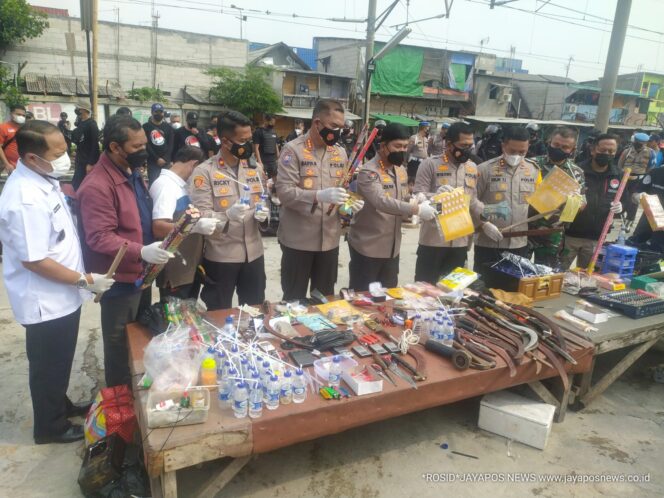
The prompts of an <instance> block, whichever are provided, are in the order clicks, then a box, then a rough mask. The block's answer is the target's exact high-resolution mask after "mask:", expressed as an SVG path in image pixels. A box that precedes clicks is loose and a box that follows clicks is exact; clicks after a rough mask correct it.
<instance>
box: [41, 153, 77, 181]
mask: <svg viewBox="0 0 664 498" xmlns="http://www.w3.org/2000/svg"><path fill="white" fill-rule="evenodd" d="M37 157H39V156H37ZM39 159H41V160H42V161H46V162H47V163H50V165H51V168H53V171H44V170H43V169H41V168H39V167H38V169H39V171H41V172H42V173H43V174H44V175H46V176H50V177H51V178H60V177H62V176H64V175H66V174H67V173H69V169H70V168H71V159H70V158H69V154H67V153H66V152H65V153H64V154H62V155H61V156H60V157H58V158H57V159H55V160H53V161H47V160H46V159H44V158H43V157H40V158H39Z"/></svg>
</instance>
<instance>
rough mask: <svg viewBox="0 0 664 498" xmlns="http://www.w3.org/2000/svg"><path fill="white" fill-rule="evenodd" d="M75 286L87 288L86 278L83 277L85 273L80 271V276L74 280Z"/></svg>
mask: <svg viewBox="0 0 664 498" xmlns="http://www.w3.org/2000/svg"><path fill="white" fill-rule="evenodd" d="M76 288H77V289H87V288H88V279H87V278H86V277H85V275H84V274H83V273H81V276H80V277H79V279H78V280H77V281H76Z"/></svg>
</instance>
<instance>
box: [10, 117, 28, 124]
mask: <svg viewBox="0 0 664 498" xmlns="http://www.w3.org/2000/svg"><path fill="white" fill-rule="evenodd" d="M13 119H14V123H16V124H20V125H22V124H23V123H25V116H13Z"/></svg>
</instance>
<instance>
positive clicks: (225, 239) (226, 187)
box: [189, 111, 268, 310]
mask: <svg viewBox="0 0 664 498" xmlns="http://www.w3.org/2000/svg"><path fill="white" fill-rule="evenodd" d="M217 132H218V135H219V137H220V138H221V149H220V151H219V153H218V154H216V155H215V156H213V157H211V158H210V159H208V160H207V161H205V162H204V163H202V164H200V165H199V166H197V167H196V169H195V170H194V173H193V174H192V175H191V178H190V180H189V182H190V184H189V189H190V197H191V201H192V202H193V204H194V205H195V206H196V207H197V208H198V209H199V210H200V211H201V215H202V216H204V217H206V218H207V217H210V218H217V219H218V220H220V221H221V222H222V223H220V228H219V229H218V230H216V231H215V232H214V233H213V234H212V235H211V236H209V237H206V244H205V251H204V254H203V269H204V270H205V283H204V285H203V291H202V292H201V299H202V300H203V302H205V304H206V306H207V308H208V310H218V309H227V308H230V307H231V305H232V301H233V293H234V292H235V291H236V290H237V295H238V302H239V303H240V304H245V303H247V304H260V303H262V302H263V301H264V300H265V260H264V258H263V242H262V240H261V234H260V232H259V230H258V224H259V223H263V222H265V221H266V220H267V216H268V215H267V211H266V210H264V209H263V210H259V209H256V203H257V202H258V201H259V200H260V195H261V193H262V192H263V183H264V180H265V179H264V177H263V176H264V174H263V169H262V168H261V167H260V166H258V165H256V164H255V163H254V162H253V161H252V162H251V163H250V162H249V158H250V157H251V155H252V143H251V121H249V119H248V118H247V117H246V116H244V115H243V114H241V113H239V112H237V111H229V112H227V113H226V114H223V115H221V116H220V119H219V121H218V123H217ZM238 182H239V183H238ZM242 184H244V185H246V186H247V187H248V189H247V188H245V187H244V186H243V185H242ZM243 197H244V199H243Z"/></svg>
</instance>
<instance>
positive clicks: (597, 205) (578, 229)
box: [562, 134, 626, 269]
mask: <svg viewBox="0 0 664 498" xmlns="http://www.w3.org/2000/svg"><path fill="white" fill-rule="evenodd" d="M617 150H618V137H617V136H616V135H611V134H600V135H597V136H596V138H595V141H594V142H593V145H592V146H591V148H590V159H589V160H588V161H585V162H582V163H580V164H579V166H580V167H581V168H582V169H583V174H584V179H585V195H586V202H587V204H586V206H585V208H584V209H582V210H581V211H579V213H578V214H577V215H576V218H574V221H573V222H572V223H571V224H570V225H569V226H568V227H567V229H566V230H565V250H564V251H563V256H562V267H563V268H564V269H567V268H569V267H570V265H571V264H572V262H573V261H574V259H575V258H577V257H578V260H577V262H576V266H578V267H580V268H586V267H587V266H588V264H589V263H590V259H591V258H592V255H593V251H594V250H595V244H597V240H598V239H599V236H600V234H601V232H602V227H603V226H604V220H605V219H606V217H607V216H608V215H609V211H613V213H614V214H619V213H620V212H621V211H622V203H621V202H613V199H615V196H616V192H617V191H618V187H619V186H620V179H621V177H622V173H621V172H620V170H619V169H618V167H617V166H616V165H615V164H614V160H613V159H614V158H615V156H616V151H617ZM625 195H626V194H623V198H624V196H625Z"/></svg>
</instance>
